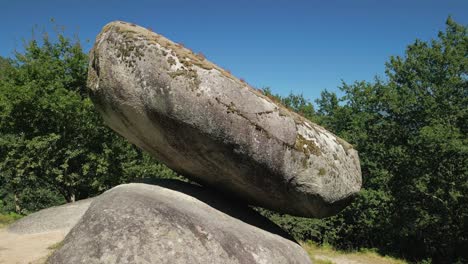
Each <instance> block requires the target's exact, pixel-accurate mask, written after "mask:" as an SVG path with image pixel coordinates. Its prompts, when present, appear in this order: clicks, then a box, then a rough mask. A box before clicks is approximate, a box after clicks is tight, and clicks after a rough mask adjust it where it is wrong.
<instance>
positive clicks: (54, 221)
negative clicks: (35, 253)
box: [7, 198, 93, 234]
mask: <svg viewBox="0 0 468 264" xmlns="http://www.w3.org/2000/svg"><path fill="white" fill-rule="evenodd" d="M92 200H93V199H92V198H90V199H85V200H80V201H77V202H74V203H68V204H64V205H61V206H54V207H50V208H47V209H43V210H40V211H38V212H35V213H33V214H30V215H28V216H25V217H23V218H21V219H19V220H18V221H16V222H14V223H13V224H11V225H10V226H9V227H8V229H7V230H8V231H9V232H11V233H16V234H35V233H43V232H49V231H55V230H62V231H65V232H68V231H69V230H70V229H71V228H72V227H73V226H74V225H75V224H76V223H77V222H78V220H80V218H81V216H83V214H84V213H85V212H86V210H87V209H88V207H89V205H90V204H91V201H92Z"/></svg>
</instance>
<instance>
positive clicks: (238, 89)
mask: <svg viewBox="0 0 468 264" xmlns="http://www.w3.org/2000/svg"><path fill="white" fill-rule="evenodd" d="M88 87H89V89H90V93H91V96H92V99H93V102H94V103H95V105H96V107H97V109H98V110H99V112H100V113H101V114H102V116H103V118H104V120H105V122H106V123H107V124H108V125H109V126H110V127H111V128H112V129H114V130H115V131H116V132H118V133H119V134H120V135H122V136H124V137H125V138H127V139H128V140H129V141H130V142H132V143H134V144H135V145H137V146H138V147H140V148H142V149H143V150H145V151H147V152H148V153H150V154H151V155H152V156H154V157H155V158H156V159H158V160H160V161H161V162H163V163H165V164H166V165H167V166H169V167H170V168H172V169H173V170H175V171H177V172H179V173H180V174H182V175H184V176H187V177H188V178H190V179H192V180H194V181H196V182H199V183H201V184H202V185H205V186H210V187H212V188H216V189H218V190H221V191H223V192H224V193H225V194H226V195H230V196H232V197H237V198H238V199H241V200H244V201H246V202H248V203H250V204H253V205H258V206H262V207H265V208H269V209H273V210H276V211H279V212H284V213H288V214H292V215H298V216H306V217H325V216H330V215H333V214H335V213H337V212H338V211H339V210H341V209H342V208H343V207H344V206H346V205H347V204H348V203H349V201H350V200H351V198H352V197H353V196H354V194H356V193H357V192H358V191H359V189H360V187H361V181H362V180H361V171H360V165H359V158H358V154H357V151H356V150H354V149H353V147H352V146H351V145H350V144H348V143H346V142H345V141H343V140H342V139H340V138H338V137H337V136H335V135H333V134H332V133H330V132H329V131H327V130H325V129H324V128H323V127H320V126H318V125H316V124H314V123H312V122H310V121H308V120H306V119H305V118H303V117H301V116H299V115H298V114H295V113H293V112H292V111H290V110H288V109H287V108H285V107H284V106H282V105H280V104H278V103H276V102H274V101H273V100H271V99H270V98H268V97H266V96H265V95H263V94H262V93H261V92H259V91H257V90H256V89H254V88H252V87H250V86H249V85H248V84H247V83H245V82H243V81H241V80H239V79H237V78H236V77H234V76H232V75H231V74H230V73H229V72H228V71H225V70H223V69H222V68H220V67H219V66H216V65H215V64H213V63H211V62H209V61H208V60H206V59H205V58H204V56H203V55H200V54H194V53H193V52H191V51H190V50H188V49H187V48H184V47H183V46H182V45H179V44H176V43H174V42H172V41H170V40H168V39H166V38H164V37H163V36H161V35H158V34H156V33H154V32H152V31H150V30H147V29H145V28H142V27H139V26H136V25H133V24H129V23H125V22H112V23H110V24H108V25H106V26H105V27H104V28H103V30H102V32H101V33H100V34H99V35H98V37H97V39H96V43H95V45H94V47H93V49H92V51H91V53H90V66H89V76H88Z"/></svg>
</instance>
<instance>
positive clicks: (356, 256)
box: [301, 241, 407, 264]
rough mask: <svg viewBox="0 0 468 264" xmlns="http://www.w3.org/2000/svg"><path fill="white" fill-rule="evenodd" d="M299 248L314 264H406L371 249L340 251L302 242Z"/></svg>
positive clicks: (326, 246)
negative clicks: (301, 248)
mask: <svg viewBox="0 0 468 264" xmlns="http://www.w3.org/2000/svg"><path fill="white" fill-rule="evenodd" d="M301 246H302V247H303V248H304V249H305V250H306V252H307V253H308V254H309V256H310V258H311V260H312V261H313V263H316V264H341V263H353V264H358V263H359V264H407V262H406V261H404V260H401V259H396V258H393V257H390V256H382V255H380V254H378V253H377V252H376V250H372V249H361V250H359V251H341V250H336V249H334V248H332V247H331V246H329V245H324V246H318V245H317V244H315V243H314V242H311V241H308V242H302V243H301Z"/></svg>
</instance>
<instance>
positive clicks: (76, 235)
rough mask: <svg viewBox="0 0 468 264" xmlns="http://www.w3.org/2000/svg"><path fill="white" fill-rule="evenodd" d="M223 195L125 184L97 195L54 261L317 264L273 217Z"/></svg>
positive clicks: (185, 186)
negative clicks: (312, 263) (267, 217)
mask: <svg viewBox="0 0 468 264" xmlns="http://www.w3.org/2000/svg"><path fill="white" fill-rule="evenodd" d="M219 197H220V196H219V195H215V194H213V193H208V192H207V191H206V190H205V189H202V188H201V187H198V186H194V185H189V184H185V183H181V182H179V183H177V182H168V181H165V182H161V183H160V184H159V186H154V185H147V184H141V183H139V184H127V185H120V186H118V187H115V188H113V189H111V190H110V191H107V192H105V193H104V194H102V195H101V196H99V197H97V198H95V200H94V201H93V203H92V204H91V206H90V207H89V209H88V211H86V213H85V214H84V215H83V217H82V218H81V220H80V221H79V222H78V224H77V225H76V226H75V227H74V228H73V229H72V230H71V231H70V233H69V234H68V235H67V237H66V238H65V240H64V242H63V246H62V247H61V248H60V249H58V250H57V251H56V252H55V253H54V254H53V255H52V256H51V257H50V258H49V260H48V261H49V263H90V264H91V263H171V264H177V263H184V264H185V263H203V264H205V263H244V264H253V263H298V264H300V263H310V259H309V258H308V256H307V254H306V253H305V252H304V250H303V249H302V248H301V247H300V246H299V245H298V244H297V243H295V242H294V241H292V240H290V239H289V238H288V237H287V236H286V235H285V234H284V233H282V231H281V230H280V229H279V228H278V227H277V226H275V225H274V224H272V223H271V222H269V221H268V220H266V218H263V217H262V216H261V215H259V214H258V213H256V212H255V211H253V210H252V209H249V208H248V207H247V206H242V205H239V204H236V203H234V202H233V201H227V200H223V199H221V198H219ZM266 230H267V231H266Z"/></svg>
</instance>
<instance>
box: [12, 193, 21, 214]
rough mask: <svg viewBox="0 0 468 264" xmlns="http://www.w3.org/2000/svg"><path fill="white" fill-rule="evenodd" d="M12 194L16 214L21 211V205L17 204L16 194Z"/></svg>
mask: <svg viewBox="0 0 468 264" xmlns="http://www.w3.org/2000/svg"><path fill="white" fill-rule="evenodd" d="M13 196H14V200H15V212H16V213H17V214H19V213H21V207H20V205H19V199H18V195H17V194H16V193H15V194H14V195H13Z"/></svg>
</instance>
